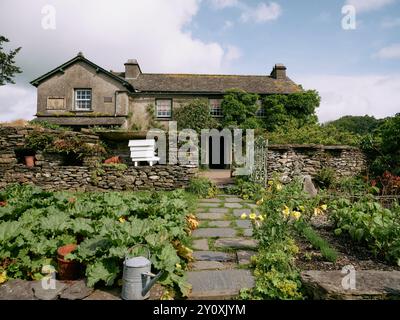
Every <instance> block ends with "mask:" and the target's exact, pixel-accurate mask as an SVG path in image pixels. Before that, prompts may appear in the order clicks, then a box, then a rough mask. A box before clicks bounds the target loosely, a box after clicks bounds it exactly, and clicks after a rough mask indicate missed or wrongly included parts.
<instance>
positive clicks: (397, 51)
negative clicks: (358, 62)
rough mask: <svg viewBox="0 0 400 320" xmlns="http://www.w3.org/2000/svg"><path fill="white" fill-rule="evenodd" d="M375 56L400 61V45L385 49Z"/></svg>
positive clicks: (395, 44) (396, 44)
mask: <svg viewBox="0 0 400 320" xmlns="http://www.w3.org/2000/svg"><path fill="white" fill-rule="evenodd" d="M373 56H374V57H376V58H380V59H400V43H394V44H392V45H390V46H388V47H384V48H382V49H380V50H379V51H378V52H377V53H376V54H374V55H373Z"/></svg>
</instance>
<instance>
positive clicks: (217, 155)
mask: <svg viewBox="0 0 400 320" xmlns="http://www.w3.org/2000/svg"><path fill="white" fill-rule="evenodd" d="M217 139H218V140H217ZM213 140H214V141H213ZM216 140H217V141H216ZM227 156H228V155H227V154H226V146H225V138H224V137H218V138H214V139H213V138H212V137H209V138H208V167H209V168H210V169H229V163H228V161H227V158H228V157H227Z"/></svg>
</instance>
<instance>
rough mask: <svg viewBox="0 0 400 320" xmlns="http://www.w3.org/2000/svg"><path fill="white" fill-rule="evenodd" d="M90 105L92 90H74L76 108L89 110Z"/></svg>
mask: <svg viewBox="0 0 400 320" xmlns="http://www.w3.org/2000/svg"><path fill="white" fill-rule="evenodd" d="M91 107H92V90H90V89H77V90H75V108H76V109H78V110H90V109H91Z"/></svg>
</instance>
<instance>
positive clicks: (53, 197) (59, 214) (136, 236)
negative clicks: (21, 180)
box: [0, 185, 194, 296]
mask: <svg viewBox="0 0 400 320" xmlns="http://www.w3.org/2000/svg"><path fill="white" fill-rule="evenodd" d="M0 201H1V206H0V275H2V281H5V280H7V279H10V278H20V279H27V280H37V279H41V278H42V277H43V276H44V275H43V274H42V268H43V266H46V265H53V266H55V267H56V266H57V262H56V261H57V260H56V258H57V248H59V247H60V246H63V245H66V244H70V243H76V244H78V248H77V250H76V251H74V252H73V253H71V254H69V255H68V256H67V258H69V259H73V260H76V261H79V262H80V263H81V264H82V265H83V266H84V269H85V270H84V275H85V277H86V278H87V283H88V285H89V286H94V285H107V286H113V285H117V284H118V282H119V280H120V279H121V278H122V262H123V259H124V257H125V256H126V255H127V253H128V249H129V248H131V247H132V246H134V245H136V244H145V245H146V246H148V248H149V249H150V251H151V253H152V255H151V259H150V260H151V261H152V264H153V267H154V269H155V270H164V271H165V273H164V275H163V276H162V277H161V278H160V280H159V282H160V283H161V284H162V285H163V286H165V287H166V288H167V289H168V290H166V293H167V294H170V293H171V292H172V290H175V291H176V292H177V294H178V296H186V295H187V294H188V292H189V290H190V287H189V286H188V284H187V283H186V279H185V276H184V269H185V267H186V263H187V261H188V260H189V259H190V258H191V257H190V254H191V251H190V250H189V249H188V248H187V247H186V246H185V243H186V241H187V239H188V235H189V234H190V232H191V229H190V227H189V224H188V219H187V215H188V214H189V212H190V210H191V209H192V206H193V204H194V198H193V197H191V196H189V195H188V194H187V193H185V192H184V191H183V190H176V191H173V192H157V193H152V192H120V193H117V192H107V193H80V194H78V193H68V192H57V193H54V192H47V191H43V190H41V189H39V188H37V187H34V186H29V185H26V186H19V185H13V186H10V187H7V188H6V189H5V190H3V191H2V192H1V193H0ZM140 253H141V252H140V247H139V248H137V249H136V250H134V252H133V254H140Z"/></svg>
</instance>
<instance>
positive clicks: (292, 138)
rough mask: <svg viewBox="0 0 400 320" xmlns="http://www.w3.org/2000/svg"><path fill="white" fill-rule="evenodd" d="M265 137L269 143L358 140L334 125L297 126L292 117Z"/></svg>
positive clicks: (348, 143) (348, 141)
mask: <svg viewBox="0 0 400 320" xmlns="http://www.w3.org/2000/svg"><path fill="white" fill-rule="evenodd" d="M266 138H267V139H268V140H269V143H270V144H287V143H294V144H323V145H357V144H358V142H359V138H358V136H356V135H354V134H352V133H350V132H347V131H341V130H339V129H337V128H336V127H334V126H331V125H319V124H307V125H304V126H302V127H299V126H298V123H297V121H295V120H293V119H292V120H289V121H286V122H285V123H284V124H283V125H282V126H277V127H275V129H274V131H273V132H268V133H267V134H266Z"/></svg>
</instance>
